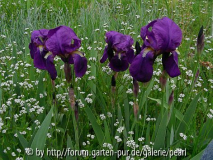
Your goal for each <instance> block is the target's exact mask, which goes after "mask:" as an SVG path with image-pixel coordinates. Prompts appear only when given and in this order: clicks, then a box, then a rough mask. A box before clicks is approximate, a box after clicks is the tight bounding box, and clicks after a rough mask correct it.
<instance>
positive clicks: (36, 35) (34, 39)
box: [31, 29, 49, 46]
mask: <svg viewBox="0 0 213 160" xmlns="http://www.w3.org/2000/svg"><path fill="white" fill-rule="evenodd" d="M48 31H49V30H48V29H40V30H34V31H33V32H32V33H31V43H34V44H35V45H37V46H38V45H44V42H45V41H46V39H47V34H48Z"/></svg>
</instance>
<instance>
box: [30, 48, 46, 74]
mask: <svg viewBox="0 0 213 160" xmlns="http://www.w3.org/2000/svg"><path fill="white" fill-rule="evenodd" d="M42 52H43V51H42ZM33 62H34V66H35V67H36V68H39V69H44V70H46V59H45V58H44V56H42V53H41V52H40V50H39V49H37V51H36V52H34V60H33Z"/></svg>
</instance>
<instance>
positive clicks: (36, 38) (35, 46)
mask: <svg viewBox="0 0 213 160" xmlns="http://www.w3.org/2000/svg"><path fill="white" fill-rule="evenodd" d="M48 32H49V30H47V29H41V30H35V31H33V32H32V34H31V42H30V45H29V49H30V55H31V58H32V59H33V62H34V66H35V67H36V68H39V69H43V70H47V71H48V72H49V74H50V76H51V78H52V80H55V79H56V76H57V72H56V69H55V66H54V63H53V59H54V56H53V55H51V54H49V51H48V50H47V48H46V47H45V42H46V40H47V35H48Z"/></svg>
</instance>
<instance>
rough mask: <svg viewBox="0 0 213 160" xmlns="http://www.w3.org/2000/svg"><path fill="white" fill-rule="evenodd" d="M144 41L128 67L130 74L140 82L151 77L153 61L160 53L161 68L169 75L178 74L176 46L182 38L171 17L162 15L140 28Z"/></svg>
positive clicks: (174, 75) (146, 80)
mask: <svg viewBox="0 0 213 160" xmlns="http://www.w3.org/2000/svg"><path fill="white" fill-rule="evenodd" d="M141 38H142V39H143V41H144V43H143V46H142V48H141V52H140V53H139V54H138V55H137V56H136V57H135V58H134V60H133V61H132V64H131V66H130V68H129V71H130V74H131V75H132V77H133V78H134V79H136V80H137V81H140V82H148V81H149V80H150V79H151V78H152V74H153V63H154V61H155V59H156V57H157V56H159V55H161V54H162V63H163V69H164V70H165V71H166V72H167V73H168V75H169V76H170V77H176V76H178V75H180V70H179V68H178V53H177V51H176V48H177V47H178V46H179V45H180V43H181V40H182V31H181V29H180V28H179V27H178V26H177V24H175V22H173V21H172V20H171V19H169V18H167V17H164V18H162V19H157V20H154V21H152V22H150V23H149V24H148V25H146V26H144V27H142V28H141Z"/></svg>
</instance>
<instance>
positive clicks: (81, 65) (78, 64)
mask: <svg viewBox="0 0 213 160" xmlns="http://www.w3.org/2000/svg"><path fill="white" fill-rule="evenodd" d="M73 60H74V70H75V75H76V77H82V76H83V75H84V74H85V73H86V71H87V59H86V58H85V57H83V56H80V55H79V54H74V55H73Z"/></svg>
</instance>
